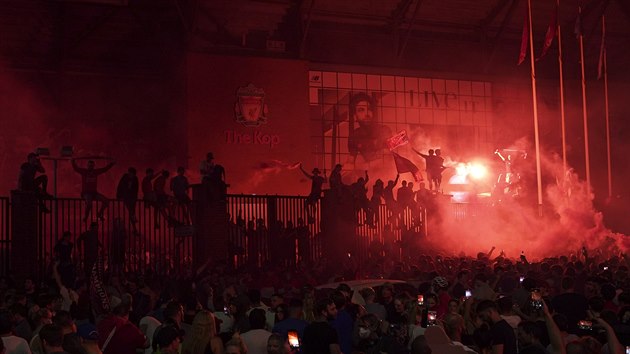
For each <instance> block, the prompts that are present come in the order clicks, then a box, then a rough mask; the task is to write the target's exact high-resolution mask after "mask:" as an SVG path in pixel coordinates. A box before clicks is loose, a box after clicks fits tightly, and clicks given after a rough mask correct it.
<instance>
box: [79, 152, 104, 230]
mask: <svg viewBox="0 0 630 354" xmlns="http://www.w3.org/2000/svg"><path fill="white" fill-rule="evenodd" d="M109 160H110V161H109V163H108V164H107V165H106V166H105V167H102V168H95V166H96V164H95V162H94V161H93V160H89V161H88V162H87V168H82V167H79V166H78V165H77V161H76V160H75V159H72V168H73V169H74V170H75V171H76V172H77V173H78V174H80V175H81V197H82V198H83V199H85V203H86V205H85V215H84V216H83V221H84V222H87V220H88V217H89V215H90V212H91V211H92V201H94V200H97V201H100V202H101V209H100V210H99V211H98V214H97V217H98V218H99V219H100V220H104V217H103V213H105V209H106V208H107V206H108V205H109V202H108V201H107V198H106V197H105V196H104V195H102V194H100V193H99V192H98V190H97V181H98V175H100V174H103V173H105V172H107V171H109V169H110V168H112V166H114V161H113V160H112V159H109Z"/></svg>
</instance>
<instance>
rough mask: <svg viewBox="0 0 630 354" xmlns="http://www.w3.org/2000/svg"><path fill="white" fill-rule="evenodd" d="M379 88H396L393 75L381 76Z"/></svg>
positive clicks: (390, 89) (392, 89) (389, 89)
mask: <svg viewBox="0 0 630 354" xmlns="http://www.w3.org/2000/svg"><path fill="white" fill-rule="evenodd" d="M381 88H382V89H383V90H388V91H394V90H396V84H395V83H394V77H393V76H385V75H383V76H381Z"/></svg>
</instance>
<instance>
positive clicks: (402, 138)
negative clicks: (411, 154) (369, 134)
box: [387, 129, 409, 151]
mask: <svg viewBox="0 0 630 354" xmlns="http://www.w3.org/2000/svg"><path fill="white" fill-rule="evenodd" d="M407 144H409V137H408V136H407V131H406V130H404V129H403V130H401V131H399V132H398V133H397V134H396V135H394V136H392V137H391V138H388V139H387V148H388V149H389V151H392V150H394V149H395V148H397V147H399V146H402V145H407Z"/></svg>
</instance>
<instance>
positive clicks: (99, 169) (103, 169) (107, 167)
mask: <svg viewBox="0 0 630 354" xmlns="http://www.w3.org/2000/svg"><path fill="white" fill-rule="evenodd" d="M115 163H116V162H114V161H113V160H112V161H110V162H109V163H108V164H107V165H106V166H105V167H103V168H98V169H96V170H95V171H96V173H98V174H99V175H100V174H101V173H105V172H107V171H109V169H110V168H112V166H114V164H115Z"/></svg>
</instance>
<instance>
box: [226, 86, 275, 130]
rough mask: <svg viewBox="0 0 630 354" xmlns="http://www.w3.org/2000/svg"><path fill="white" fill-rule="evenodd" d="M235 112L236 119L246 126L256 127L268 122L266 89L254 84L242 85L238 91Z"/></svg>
mask: <svg viewBox="0 0 630 354" xmlns="http://www.w3.org/2000/svg"><path fill="white" fill-rule="evenodd" d="M236 99H237V100H236V104H235V105H234V114H235V115H236V121H237V122H239V123H241V124H243V125H244V126H246V127H256V126H259V125H261V124H265V123H267V104H266V103H265V91H263V89H261V88H257V87H256V86H254V85H253V84H249V85H247V86H245V87H240V88H239V89H238V90H237V91H236Z"/></svg>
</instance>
